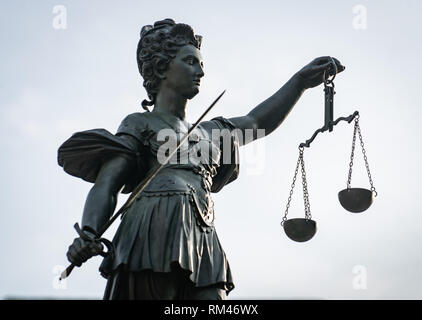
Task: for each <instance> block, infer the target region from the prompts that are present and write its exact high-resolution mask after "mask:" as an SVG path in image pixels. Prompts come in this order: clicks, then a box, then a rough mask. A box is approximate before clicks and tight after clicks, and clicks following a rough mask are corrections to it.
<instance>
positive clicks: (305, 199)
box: [301, 152, 312, 220]
mask: <svg viewBox="0 0 422 320" xmlns="http://www.w3.org/2000/svg"><path fill="white" fill-rule="evenodd" d="M301 158H302V163H301V167H302V185H303V202H304V204H305V218H306V219H309V220H310V219H311V218H312V216H311V204H310V203H309V193H308V183H307V181H306V171H305V160H304V159H303V152H302V157H301Z"/></svg>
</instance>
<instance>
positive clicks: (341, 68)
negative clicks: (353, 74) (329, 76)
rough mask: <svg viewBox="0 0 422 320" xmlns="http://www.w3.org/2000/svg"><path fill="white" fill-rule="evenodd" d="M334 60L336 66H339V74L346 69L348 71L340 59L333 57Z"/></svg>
mask: <svg viewBox="0 0 422 320" xmlns="http://www.w3.org/2000/svg"><path fill="white" fill-rule="evenodd" d="M332 58H333V60H334V62H335V63H336V66H337V72H342V71H344V69H346V67H345V66H343V65H342V64H341V62H340V61H339V60H338V59H336V58H334V57H332Z"/></svg>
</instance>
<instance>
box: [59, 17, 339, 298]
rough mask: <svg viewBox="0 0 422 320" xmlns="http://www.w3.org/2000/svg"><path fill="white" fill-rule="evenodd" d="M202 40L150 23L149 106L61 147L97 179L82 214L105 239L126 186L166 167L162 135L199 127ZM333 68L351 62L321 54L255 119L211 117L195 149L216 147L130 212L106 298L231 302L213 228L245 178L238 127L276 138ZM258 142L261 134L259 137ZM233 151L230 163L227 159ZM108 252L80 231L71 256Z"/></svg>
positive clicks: (150, 190)
mask: <svg viewBox="0 0 422 320" xmlns="http://www.w3.org/2000/svg"><path fill="white" fill-rule="evenodd" d="M201 40H202V38H201V37H200V36H196V35H194V32H193V30H192V28H191V27H190V26H188V25H186V24H180V23H175V22H174V21H173V20H172V19H165V20H162V21H158V22H155V23H154V25H153V26H152V25H148V26H144V27H143V28H142V31H141V38H140V41H139V44H138V49H137V55H136V57H137V62H138V67H139V72H140V73H141V75H142V77H143V79H144V87H145V89H146V91H147V93H148V97H149V101H148V100H144V101H143V102H142V107H143V108H144V109H145V112H136V113H133V114H130V115H128V116H127V117H126V118H125V119H124V120H123V122H122V123H121V125H120V126H119V128H118V130H117V133H116V134H115V135H113V134H111V133H110V132H108V131H106V130H104V129H94V130H88V131H83V132H78V133H75V134H74V135H72V137H71V138H69V139H68V140H67V141H66V142H65V143H63V145H62V146H61V147H60V148H59V154H58V157H59V164H60V165H61V166H63V168H64V170H65V171H66V172H67V173H69V174H71V175H74V176H77V177H80V178H82V179H84V180H86V181H89V182H93V183H95V184H94V186H93V187H92V189H91V190H90V192H89V194H88V196H87V199H86V203H85V207H84V212H83V217H82V231H83V232H84V233H85V234H86V235H89V236H91V237H92V238H96V237H97V234H96V233H98V230H100V229H101V227H102V226H103V225H105V224H106V223H107V221H108V220H109V219H110V216H111V215H112V213H113V212H114V209H115V207H116V201H117V195H118V193H119V191H120V190H122V192H123V193H130V192H132V191H133V190H134V188H135V187H136V186H137V185H139V184H140V183H142V181H143V179H145V177H146V175H147V172H149V171H150V170H151V168H154V167H155V166H157V165H158V163H159V162H160V159H159V153H160V150H161V149H160V148H161V147H162V145H163V143H166V142H165V141H162V140H161V139H159V133H160V132H161V131H162V130H165V129H171V130H173V131H174V132H176V133H186V132H187V131H188V129H189V128H190V127H191V124H189V123H188V122H186V121H185V114H186V106H187V100H190V99H192V98H193V97H195V96H196V95H197V94H198V92H199V86H200V81H201V78H202V77H203V76H204V70H203V61H202V57H201V52H200V46H201ZM332 61H334V62H335V64H336V66H333V62H332ZM334 69H337V71H338V72H341V71H343V70H344V66H342V65H341V63H340V62H339V61H338V60H337V59H334V58H333V59H332V58H330V57H320V58H317V59H315V60H313V61H312V62H311V63H309V64H308V65H306V66H305V67H304V68H302V69H301V70H300V71H299V72H297V73H296V74H295V75H293V76H292V78H291V79H290V80H289V81H288V82H287V83H286V84H285V85H284V86H283V87H281V89H279V90H278V91H277V92H276V93H275V94H274V95H272V96H271V97H269V98H268V99H267V100H265V101H264V102H262V103H261V104H259V105H258V106H257V107H255V108H254V109H252V110H251V111H250V112H249V113H248V114H247V115H245V116H240V117H235V118H230V119H226V118H224V117H218V118H214V119H212V120H209V121H202V122H201V123H200V124H199V126H198V128H197V129H195V131H194V133H193V134H192V136H193V137H192V138H191V139H189V141H188V142H187V150H188V151H189V150H190V149H192V148H196V149H195V152H199V153H200V152H201V149H200V148H199V151H198V146H200V145H201V146H205V147H207V148H208V149H209V150H211V152H208V153H206V156H205V157H201V156H200V155H199V156H198V157H189V158H188V161H183V162H182V161H178V162H177V161H176V162H169V163H168V164H166V165H165V166H164V168H163V169H162V170H161V171H160V172H159V174H157V176H155V178H154V179H153V180H152V181H151V183H149V184H148V185H147V186H146V188H145V190H144V191H143V192H142V193H141V194H140V196H139V197H137V199H136V201H135V202H134V203H133V205H132V206H131V207H130V208H129V209H128V211H127V212H125V214H124V216H123V218H122V221H121V223H120V226H119V229H118V231H117V233H116V235H115V237H114V239H113V242H112V243H113V247H114V249H113V253H112V254H109V255H107V256H106V257H105V259H104V261H103V263H102V264H101V266H100V271H101V274H102V275H103V276H104V277H106V278H107V279H108V282H107V286H106V290H105V294H104V299H225V298H226V295H227V294H228V293H229V292H230V291H231V290H232V289H233V288H234V285H233V279H232V274H231V271H230V267H229V263H228V261H227V259H226V255H225V253H224V251H223V248H222V246H221V244H220V242H219V240H218V237H217V234H216V230H215V227H214V224H213V220H214V209H213V202H212V198H211V193H212V192H218V191H220V190H221V189H222V188H223V187H224V186H225V185H226V184H228V183H230V182H232V181H233V180H235V179H236V178H237V176H238V173H239V170H238V168H239V164H238V163H237V161H236V159H237V152H238V144H236V143H235V142H236V141H239V143H240V145H243V144H245V143H248V142H250V141H245V140H244V139H239V132H240V134H243V133H244V132H245V131H246V130H253V132H254V133H256V132H257V129H265V134H266V135H267V134H270V133H271V132H273V131H274V130H275V129H276V128H277V127H278V126H279V125H280V124H281V123H282V122H283V120H284V119H285V117H286V116H287V115H288V113H289V112H290V110H291V109H292V107H293V106H294V105H295V103H296V102H297V100H298V99H299V98H300V96H301V95H302V93H303V92H304V91H305V89H308V88H312V87H315V86H317V85H319V84H321V83H322V82H323V77H324V73H325V72H328V73H329V74H332V73H333V72H334V71H333V70H334ZM150 106H154V108H153V109H152V110H150V109H149V107H150ZM217 129H219V130H223V129H226V132H229V134H230V136H231V137H230V138H231V141H232V142H234V143H233V145H232V147H231V148H229V149H227V148H226V149H224V148H223V147H222V139H220V138H219V139H218V140H216V139H214V138H213V136H212V131H213V130H217ZM257 138H259V136H258V135H257V134H254V136H253V139H252V140H255V139H257ZM185 151H186V150H185ZM182 153H183V152H182V151H180V152H179V153H178V156H179V157H180V155H181V154H182ZM224 153H228V155H229V159H231V162H229V163H223V161H222V159H223V155H224ZM198 159H199V160H198ZM102 249H103V246H102V245H101V243H99V242H98V241H89V238H88V240H87V239H86V238H84V237H79V238H76V239H75V240H74V242H73V244H72V245H71V246H70V247H69V250H68V253H67V257H68V259H69V261H70V262H72V263H73V264H75V265H76V266H81V265H82V263H83V262H85V261H86V260H87V259H89V258H90V257H92V256H94V255H97V254H99V253H100V252H101V251H102Z"/></svg>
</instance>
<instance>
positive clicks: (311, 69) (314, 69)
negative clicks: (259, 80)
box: [229, 57, 345, 144]
mask: <svg viewBox="0 0 422 320" xmlns="http://www.w3.org/2000/svg"><path fill="white" fill-rule="evenodd" d="M333 60H334V61H335V63H336V67H337V70H338V71H337V72H341V71H343V70H344V69H345V68H344V66H342V65H341V63H340V62H339V61H338V60H337V59H335V58H333ZM325 70H327V71H328V72H329V74H333V70H334V68H333V62H332V60H331V58H330V57H320V58H316V59H315V60H313V61H312V62H311V63H309V64H308V65H306V66H305V67H303V68H302V69H301V70H300V71H299V72H297V73H296V74H295V75H294V76H293V77H292V78H290V80H289V81H287V83H286V84H285V85H284V86H282V87H281V88H280V89H279V90H278V91H277V92H276V93H274V94H273V95H272V96H271V97H269V98H268V99H267V100H265V101H263V102H262V103H260V104H259V105H258V106H257V107H255V108H254V109H252V110H251V111H250V112H249V113H248V114H247V115H246V116H242V117H235V118H230V119H229V120H231V121H232V122H233V123H234V124H235V125H236V127H237V128H239V129H240V130H241V131H242V132H243V136H244V137H245V130H246V129H252V130H253V132H254V136H253V140H255V139H257V138H260V137H258V136H257V134H256V133H257V131H256V130H257V129H264V130H265V135H268V134H270V133H271V132H273V131H274V130H275V129H276V128H277V127H278V126H279V125H280V124H281V123H282V122H283V121H284V119H285V118H286V117H287V115H288V114H289V112H290V111H291V110H292V108H293V106H294V105H295V104H296V102H297V101H298V100H299V98H300V96H301V95H302V93H303V92H304V91H305V90H306V89H308V88H313V87H315V86H317V85H319V84H321V83H322V82H323V76H324V71H325ZM242 140H244V139H241V143H242V144H246V143H249V142H251V141H253V140H251V141H242Z"/></svg>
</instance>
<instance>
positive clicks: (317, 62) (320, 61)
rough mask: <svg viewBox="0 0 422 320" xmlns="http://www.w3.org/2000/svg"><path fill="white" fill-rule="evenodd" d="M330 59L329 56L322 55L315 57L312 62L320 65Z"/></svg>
mask: <svg viewBox="0 0 422 320" xmlns="http://www.w3.org/2000/svg"><path fill="white" fill-rule="evenodd" d="M330 61H331V57H330V56H323V57H318V58H316V59H315V60H314V61H313V62H314V63H315V64H318V65H322V64H326V63H327V62H330Z"/></svg>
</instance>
